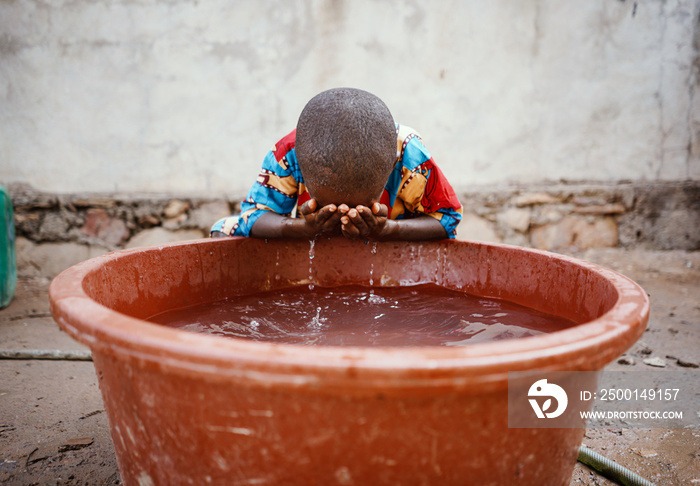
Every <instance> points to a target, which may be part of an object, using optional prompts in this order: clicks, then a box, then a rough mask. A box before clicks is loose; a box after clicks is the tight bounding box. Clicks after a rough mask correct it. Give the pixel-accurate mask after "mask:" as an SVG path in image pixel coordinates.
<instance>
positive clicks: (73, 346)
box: [0, 249, 700, 485]
mask: <svg viewBox="0 0 700 486" xmlns="http://www.w3.org/2000/svg"><path fill="white" fill-rule="evenodd" d="M575 256H578V257H580V258H583V259H587V260H590V261H593V262H595V263H599V264H602V265H604V266H606V267H609V268H612V269H614V270H617V271H619V272H621V273H623V274H625V275H627V276H629V277H631V278H633V279H634V280H636V281H637V282H638V283H639V284H641V285H642V287H644V288H645V290H646V291H647V292H648V293H649V294H650V296H651V301H652V311H651V319H650V323H649V328H648V330H647V332H646V333H645V335H644V336H643V337H642V339H641V340H640V342H638V343H637V344H635V345H634V346H633V347H632V348H631V349H630V350H629V351H628V353H627V356H628V357H631V358H632V359H633V361H634V364H620V363H617V362H615V363H612V364H611V365H610V367H609V368H610V369H621V368H624V369H630V368H634V369H644V367H646V366H648V365H646V364H644V362H643V359H645V358H650V357H659V358H662V359H663V360H664V361H665V364H666V368H668V369H669V370H672V369H679V370H680V369H682V370H685V371H686V373H684V376H685V377H686V379H687V380H692V381H694V382H695V383H696V384H697V383H698V377H700V368H697V367H694V366H697V364H698V363H700V253H697V252H696V253H686V252H680V251H678V252H651V251H641V250H635V251H624V250H618V249H609V250H595V251H588V252H586V253H584V254H580V255H575ZM48 284H49V280H48V279H41V278H32V279H20V281H19V282H18V288H17V294H16V297H15V299H14V301H13V302H12V303H11V304H10V306H9V307H7V308H6V309H3V310H0V349H61V350H78V349H85V348H83V347H82V346H81V345H79V344H77V343H76V342H74V341H73V340H71V339H70V338H69V337H68V336H67V335H65V334H63V333H62V332H61V331H60V330H59V329H58V327H57V326H56V325H55V323H54V322H53V320H52V318H51V317H50V315H49V310H48V309H49V307H48V299H47V289H48ZM668 356H671V357H672V358H669V357H668ZM679 360H680V361H679ZM679 363H680V364H679ZM681 365H684V366H681ZM0 376H2V380H0V484H8V485H10V484H11V485H31V484H41V485H44V484H46V485H49V484H50V485H54V484H71V485H87V484H89V485H93V484H120V478H119V472H118V469H117V464H116V459H115V456H114V450H113V447H112V443H111V439H110V437H109V430H108V423H107V417H106V414H105V413H104V409H103V405H102V400H101V397H100V393H99V389H98V386H97V380H96V377H95V373H94V370H93V367H92V363H90V362H76V361H46V360H41V361H40V360H32V361H28V360H0ZM685 385H687V383H686V384H685ZM679 386H684V384H683V383H679ZM699 401H700V399H699ZM698 408H699V409H700V407H698ZM584 444H585V445H587V446H588V447H590V448H592V449H593V450H595V451H597V452H599V453H601V454H603V455H605V456H606V457H609V458H610V459H613V460H615V461H617V462H618V463H620V464H622V465H624V466H626V467H628V468H630V469H631V470H633V471H635V472H637V473H638V474H640V475H642V476H644V477H646V478H647V479H649V480H651V481H653V482H655V483H656V484H659V485H681V484H683V485H686V484H700V429H698V428H686V429H633V428H628V429H619V428H617V429H615V428H610V429H607V428H595V429H589V430H587V432H586V435H585V437H584ZM542 484H547V481H546V478H542ZM581 484H584V485H608V484H614V483H612V482H610V481H608V480H606V479H604V478H602V477H601V476H599V475H597V474H596V473H594V472H592V471H591V470H590V469H588V468H587V467H586V466H583V465H581V464H577V465H576V468H575V470H574V473H573V475H572V478H571V485H581Z"/></svg>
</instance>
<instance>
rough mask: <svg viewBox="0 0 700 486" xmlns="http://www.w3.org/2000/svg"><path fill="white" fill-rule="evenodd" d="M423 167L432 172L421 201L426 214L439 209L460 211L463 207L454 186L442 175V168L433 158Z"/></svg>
mask: <svg viewBox="0 0 700 486" xmlns="http://www.w3.org/2000/svg"><path fill="white" fill-rule="evenodd" d="M422 165H423V167H425V168H426V169H429V170H430V176H429V177H428V182H427V184H426V186H425V192H424V193H423V199H421V204H422V205H423V208H424V210H425V212H426V213H434V212H436V211H438V210H439V209H444V208H452V209H454V210H457V209H460V208H461V207H462V205H461V204H460V202H459V199H457V195H456V194H455V191H454V189H452V185H450V182H449V181H448V180H447V178H446V177H445V175H444V174H443V173H442V171H441V170H440V168H439V167H438V166H437V165H435V162H434V161H433V159H432V157H431V158H430V159H429V160H427V161H425V162H424V163H423V164H422Z"/></svg>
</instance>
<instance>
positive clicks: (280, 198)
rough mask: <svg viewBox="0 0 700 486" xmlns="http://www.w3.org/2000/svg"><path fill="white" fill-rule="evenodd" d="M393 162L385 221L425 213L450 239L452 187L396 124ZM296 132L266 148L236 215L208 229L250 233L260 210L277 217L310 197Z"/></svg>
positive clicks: (410, 133) (455, 204)
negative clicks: (298, 158)
mask: <svg viewBox="0 0 700 486" xmlns="http://www.w3.org/2000/svg"><path fill="white" fill-rule="evenodd" d="M396 133H397V151H396V165H395V166H394V170H393V171H392V172H391V174H390V175H389V180H388V181H387V183H386V186H385V187H384V191H383V193H382V196H381V199H380V202H381V203H382V204H386V205H387V207H388V208H389V218H390V219H397V220H399V219H408V218H413V217H416V216H418V215H421V214H427V215H428V216H432V217H433V218H435V219H437V220H438V221H440V223H441V224H442V226H443V227H444V228H445V231H446V232H447V235H448V236H449V237H450V238H454V237H455V235H456V228H457V225H458V224H459V222H460V220H461V219H462V205H461V204H460V203H459V200H458V199H457V196H456V195H455V192H454V190H453V189H452V186H451V185H450V183H449V182H448V181H447V179H446V178H445V176H444V175H443V173H442V171H441V170H440V169H439V168H438V166H437V165H436V164H435V161H434V160H433V158H432V156H431V155H430V152H428V149H426V148H425V145H423V141H422V140H421V139H420V136H419V135H418V133H417V132H416V131H415V130H413V129H412V128H409V127H407V126H404V125H396ZM295 140H296V130H292V132H291V133H289V134H288V135H287V136H286V137H284V138H282V140H280V141H279V142H277V144H276V145H275V146H274V147H273V148H272V150H270V152H268V154H267V156H266V157H265V160H264V161H263V166H262V169H261V170H260V174H259V175H258V178H257V180H256V181H255V183H254V184H253V187H251V189H250V191H248V195H247V196H246V198H245V200H244V201H243V202H242V204H241V214H240V215H235V216H229V217H227V218H224V219H222V220H220V221H218V222H217V223H216V224H215V225H214V226H213V227H212V231H220V232H222V233H225V234H227V235H231V236H250V229H251V228H252V227H253V224H255V221H257V219H258V218H259V217H260V216H261V215H262V214H264V213H265V212H266V211H274V212H275V213H277V214H280V215H283V216H291V215H292V214H295V215H296V216H297V217H301V215H300V214H299V212H298V211H297V210H296V209H297V207H298V206H301V205H302V204H304V203H305V202H306V201H308V200H309V199H311V195H310V194H309V193H308V191H307V190H306V186H305V185H304V178H303V177H302V175H301V170H300V169H299V164H298V162H297V158H296V152H295V150H294V143H295Z"/></svg>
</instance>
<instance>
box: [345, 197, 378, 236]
mask: <svg viewBox="0 0 700 486" xmlns="http://www.w3.org/2000/svg"><path fill="white" fill-rule="evenodd" d="M337 212H338V213H340V214H341V217H340V224H341V231H342V233H343V235H344V236H345V237H347V238H350V239H353V240H354V239H359V238H370V237H371V238H377V239H381V238H382V237H383V235H384V230H385V228H386V222H387V220H388V215H389V208H388V207H387V206H386V205H385V204H380V203H378V202H375V203H373V204H372V207H371V209H370V208H368V207H367V206H362V205H359V206H357V207H354V208H350V207H348V206H347V205H346V204H341V205H340V206H338V211H337Z"/></svg>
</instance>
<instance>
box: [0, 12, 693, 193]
mask: <svg viewBox="0 0 700 486" xmlns="http://www.w3.org/2000/svg"><path fill="white" fill-rule="evenodd" d="M699 13H700V1H699V0H667V1H661V0H646V1H636V2H635V1H631V0H627V1H621V0H588V1H585V2H581V1H576V0H564V1H562V0H540V1H537V0H529V1H512V0H483V1H478V0H470V1H466V0H465V1H411V0H384V1H370V0H353V1H350V0H345V1H342V0H335V1H334V0H315V1H290V0H279V1H273V0H256V1H253V0H250V1H229V0H207V1H201V2H198V1H184V0H183V1H165V0H162V1H157V0H150V1H149V0H140V1H128V0H114V1H107V0H100V1H95V0H72V1H69V0H65V1H62V0H41V1H39V0H3V1H1V2H0V141H1V142H0V182H2V183H5V184H7V183H11V182H24V183H28V184H30V185H32V186H34V187H35V188H36V189H38V190H42V191H51V192H59V193H69V192H85V191H94V192H115V191H116V192H147V193H152V192H163V193H171V194H208V195H223V194H226V195H227V196H228V197H232V196H234V197H240V196H241V195H243V194H244V193H245V191H246V190H247V188H248V187H249V186H250V184H251V183H252V181H253V179H254V176H255V174H256V173H257V170H258V168H259V164H260V162H261V160H262V157H263V155H264V153H265V152H266V151H267V150H268V149H269V148H270V147H271V145H272V143H273V142H275V141H276V140H277V139H278V138H279V137H280V136H282V135H284V134H285V133H286V132H287V131H288V130H290V129H291V128H293V127H294V125H295V123H296V119H297V116H298V113H299V111H300V110H301V108H302V107H303V105H304V104H305V102H306V101H307V100H308V99H309V98H310V97H311V96H313V95H314V94H316V93H317V92H319V91H321V90H323V89H326V88H330V87H334V86H339V85H346V86H354V87H359V88H364V89H367V90H369V91H372V92H374V93H376V94H378V95H379V96H380V97H382V98H383V99H384V100H385V101H386V103H387V104H388V105H389V107H390V108H391V109H392V112H393V113H394V116H395V118H396V119H397V120H398V121H400V122H402V123H405V124H408V125H411V126H413V127H414V128H417V129H418V130H419V131H420V132H421V133H422V135H423V137H424V139H425V141H426V143H427V145H428V146H429V148H430V149H431V150H432V152H433V155H434V156H435V158H436V160H437V161H438V163H439V164H440V165H441V166H442V167H443V169H444V171H445V172H446V173H447V175H448V176H449V178H450V179H451V180H452V181H453V183H454V185H455V187H456V188H457V189H458V190H459V189H460V188H466V187H467V186H469V185H492V184H501V183H509V182H520V183H531V182H532V183H537V182H542V181H549V180H552V181H557V180H560V179H566V180H586V181H620V180H636V181H639V180H663V181H673V180H687V179H694V180H698V179H700V143H698V131H699V130H700V97H697V96H696V89H697V86H696V83H697V81H698V80H697V72H696V69H697V66H696V58H697V49H696V45H695V43H694V42H695V37H696V35H697V32H696V31H697V30H698V15H699Z"/></svg>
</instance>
